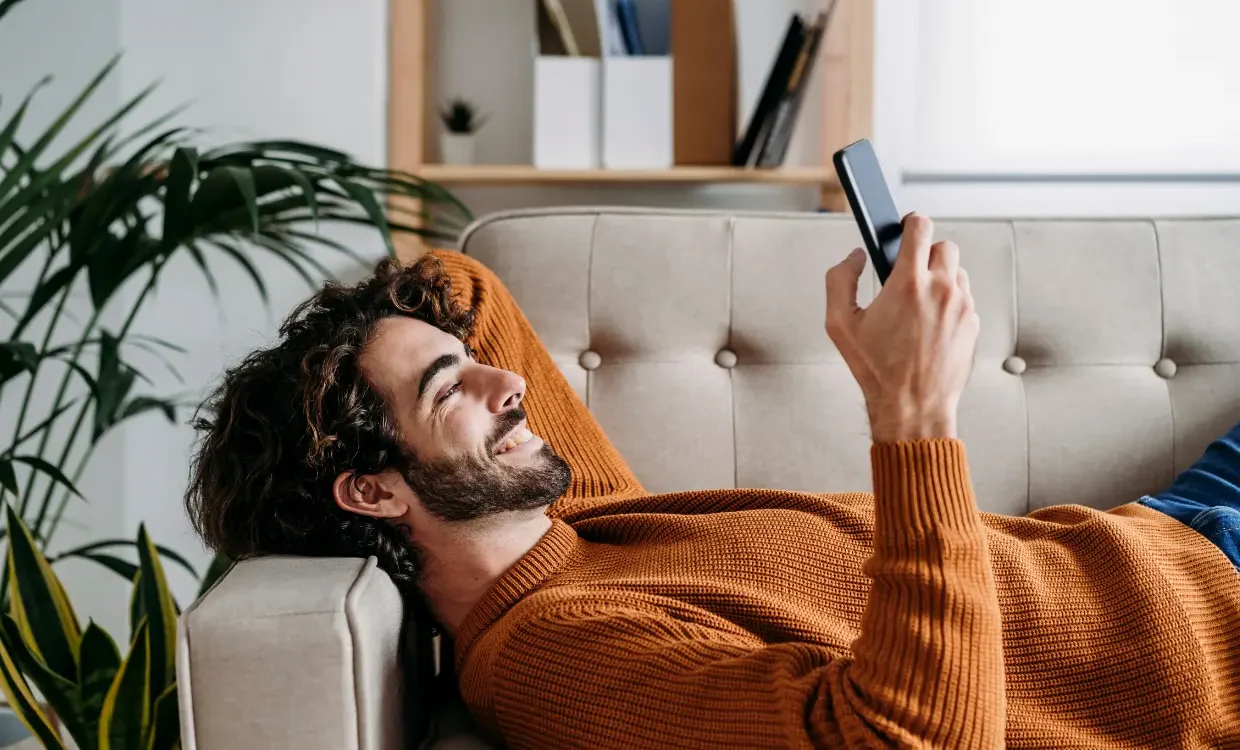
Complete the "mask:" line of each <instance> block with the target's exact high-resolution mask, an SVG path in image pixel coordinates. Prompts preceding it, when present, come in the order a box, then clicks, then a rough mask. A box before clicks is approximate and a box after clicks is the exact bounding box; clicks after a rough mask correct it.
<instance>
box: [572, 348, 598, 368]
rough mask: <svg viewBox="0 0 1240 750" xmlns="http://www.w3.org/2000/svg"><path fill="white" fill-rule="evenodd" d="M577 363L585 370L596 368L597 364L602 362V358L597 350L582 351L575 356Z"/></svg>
mask: <svg viewBox="0 0 1240 750" xmlns="http://www.w3.org/2000/svg"><path fill="white" fill-rule="evenodd" d="M577 364H579V365H581V366H582V367H583V368H584V369H586V370H597V369H598V366H599V365H601V364H603V358H602V357H600V356H599V353H598V352H594V351H584V352H582V353H581V356H580V357H578V358H577Z"/></svg>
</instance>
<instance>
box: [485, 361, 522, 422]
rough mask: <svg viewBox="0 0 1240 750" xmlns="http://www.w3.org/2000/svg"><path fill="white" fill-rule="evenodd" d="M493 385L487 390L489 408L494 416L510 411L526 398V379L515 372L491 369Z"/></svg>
mask: <svg viewBox="0 0 1240 750" xmlns="http://www.w3.org/2000/svg"><path fill="white" fill-rule="evenodd" d="M490 369H491V376H492V383H491V387H489V388H488V389H487V408H488V409H490V410H491V413H493V414H500V413H502V412H506V411H509V410H510V409H512V408H514V407H515V406H516V405H517V404H519V403H521V399H523V398H525V379H524V378H522V377H521V376H520V375H518V374H516V373H515V372H509V371H507V370H500V369H498V368H490Z"/></svg>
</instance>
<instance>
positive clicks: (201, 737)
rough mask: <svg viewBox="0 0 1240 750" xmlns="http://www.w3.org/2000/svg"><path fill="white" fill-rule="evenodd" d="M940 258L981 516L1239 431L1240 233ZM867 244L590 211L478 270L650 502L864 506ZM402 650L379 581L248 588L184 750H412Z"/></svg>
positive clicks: (1045, 499)
mask: <svg viewBox="0 0 1240 750" xmlns="http://www.w3.org/2000/svg"><path fill="white" fill-rule="evenodd" d="M938 233H939V235H940V236H941V237H944V238H950V239H954V240H955V241H956V242H957V243H959V245H960V247H961V255H962V262H963V263H964V265H965V266H966V267H967V268H968V269H969V272H970V275H971V279H972V287H973V290H974V293H975V295H976V297H977V302H978V308H979V310H980V312H981V316H982V333H981V340H980V342H979V345H978V352H977V363H976V367H975V370H974V373H973V377H972V380H971V381H970V384H969V388H968V391H967V394H966V397H965V399H964V403H963V404H962V406H961V418H960V423H961V427H960V429H961V432H962V436H963V438H964V440H965V441H966V442H967V444H968V449H969V454H970V463H971V465H972V469H973V478H974V484H975V488H976V493H977V499H978V504H979V506H980V507H981V508H982V509H983V510H985V511H990V512H994V513H1016V514H1019V513H1025V512H1027V511H1031V510H1034V509H1036V508H1040V507H1043V506H1046V505H1052V504H1059V503H1082V504H1086V505H1091V506H1094V507H1099V508H1105V507H1110V506H1113V505H1117V504H1121V503H1124V502H1128V501H1131V500H1134V499H1136V498H1138V497H1140V496H1141V495H1142V494H1144V493H1147V492H1151V491H1155V490H1157V489H1159V488H1160V487H1161V486H1163V485H1164V484H1165V483H1166V482H1168V481H1169V480H1170V479H1171V478H1172V475H1173V473H1174V472H1176V471H1177V470H1179V469H1182V468H1184V467H1185V466H1186V465H1187V464H1188V463H1189V462H1191V461H1192V460H1193V459H1194V458H1195V457H1196V456H1197V455H1198V454H1199V453H1200V451H1201V450H1202V449H1203V448H1204V447H1205V445H1206V444H1207V442H1208V441H1209V440H1211V439H1212V438H1213V437H1215V436H1217V435H1220V434H1222V433H1223V432H1224V431H1225V430H1226V429H1227V428H1228V427H1229V426H1230V425H1231V424H1233V423H1234V422H1236V421H1237V420H1240V294H1238V293H1237V288H1240V220H1229V219H1199V220H1168V221H1161V220H1139V221H1131V220H1123V221H1110V220H1108V221H1056V220H1038V221H1025V220H1019V221H994V220H988V221H941V222H940V223H939V226H938ZM859 242H860V239H859V236H858V233H857V230H856V228H855V226H854V224H853V222H852V220H851V219H850V218H848V217H844V216H838V215H805V214H783V215H777V214H751V215H740V214H738V215H726V214H717V213H694V212H668V211H625V210H611V209H580V210H577V209H572V210H557V211H540V212H517V213H507V214H501V215H497V216H492V217H489V218H486V219H483V220H482V221H480V222H478V223H476V224H475V225H474V226H472V227H471V228H470V229H469V230H468V231H467V232H466V233H465V235H464V237H463V239H462V242H461V248H462V250H463V252H465V253H468V254H470V255H473V256H476V257H477V258H479V259H481V260H482V261H483V262H484V263H486V264H487V265H488V266H490V267H491V268H493V269H494V270H495V271H496V272H498V274H499V275H500V277H501V278H503V279H504V281H505V282H506V283H507V285H508V286H509V288H510V289H511V290H512V292H513V294H514V295H515V296H516V298H517V299H518V300H519V301H520V303H521V304H522V306H523V307H524V309H525V312H526V314H527V315H528V317H529V318H530V320H531V322H532V323H533V325H534V327H535V329H536V330H537V331H538V333H539V335H540V337H541V338H542V339H543V342H544V343H545V344H546V346H547V347H548V349H550V351H551V353H552V354H553V355H554V357H555V360H556V361H557V362H558V363H559V365H560V366H561V368H562V370H563V372H564V374H565V376H566V377H567V378H568V380H569V382H570V383H571V384H572V385H573V387H574V388H576V390H577V392H578V393H579V394H580V395H581V397H582V398H583V399H584V400H585V401H586V403H587V404H588V405H589V406H590V409H591V410H592V411H593V413H594V414H595V415H596V416H597V418H598V419H599V420H600V422H601V423H602V425H603V427H604V428H605V429H606V431H607V433H608V434H609V435H610V436H611V438H612V440H613V441H614V442H615V444H616V446H617V447H618V448H619V450H620V451H621V453H622V454H623V455H624V456H625V458H626V459H627V460H628V461H629V463H630V464H631V465H632V467H633V469H634V470H635V471H636V472H637V474H638V476H639V477H640V478H641V480H642V482H643V483H644V484H645V486H646V487H647V488H648V489H649V490H650V491H652V492H665V491H670V490H678V489H688V488H698V487H733V486H740V487H744V486H748V487H778V488H788V489H798V490H824V491H837V490H864V489H868V487H869V482H870V470H869V466H868V452H867V444H868V438H867V429H866V421H865V415H864V412H863V410H862V404H861V400H860V393H859V391H858V389H857V387H856V385H855V384H854V383H853V381H852V379H851V377H850V376H849V374H848V371H847V368H846V367H845V366H844V364H843V362H842V361H841V360H840V357H839V355H838V353H837V352H836V351H834V349H833V348H832V346H831V344H830V343H829V341H828V340H827V338H826V336H825V335H824V332H823V325H822V321H823V300H824V293H823V272H824V271H825V269H826V268H827V267H828V266H829V265H831V264H833V263H835V262H837V261H838V260H840V259H841V258H842V257H843V256H844V255H845V254H846V253H847V252H848V250H850V249H851V248H853V247H855V246H857V245H858V244H859ZM875 286H876V285H875V281H874V279H873V278H872V277H868V278H867V279H866V280H865V282H864V283H863V285H862V289H861V295H862V297H863V298H870V297H871V296H872V295H873V294H874V291H875ZM399 624H400V604H399V600H398V597H397V596H396V592H395V590H394V588H393V586H392V584H391V582H390V581H389V580H387V578H386V577H385V576H384V575H383V574H382V573H380V572H378V571H377V570H376V569H375V567H374V564H373V561H365V560H340V559H336V560H311V559H292V558H270V559H263V560H254V561H250V562H246V563H244V564H241V565H238V566H236V567H235V568H234V569H233V570H232V571H231V572H230V573H229V574H228V575H227V576H226V577H225V578H224V579H223V580H222V581H221V582H220V583H219V584H218V585H217V586H216V588H215V589H214V590H212V591H211V592H210V593H208V594H207V595H206V596H205V597H204V598H203V599H202V600H200V601H199V602H197V603H196V604H195V605H194V606H192V607H190V608H188V609H187V610H186V611H185V614H184V615H183V617H182V620H181V630H180V644H179V654H178V663H177V671H178V675H179V679H180V681H181V691H180V696H181V709H182V719H183V729H182V732H183V737H184V746H185V748H186V750H250V749H254V750H257V749H258V748H264V749H271V750H275V749H277V748H289V749H292V748H297V749H299V750H301V749H304V748H332V749H333V750H343V749H345V748H358V749H359V750H389V749H391V748H398V747H403V746H404V745H403V744H402V737H401V711H402V709H401V706H402V703H401V700H402V699H401V696H400V686H401V679H400V673H399V669H398V666H397V664H396V659H395V653H396V649H397V643H398V634H399V627H398V626H399ZM415 699H416V697H415ZM467 739H468V738H467V737H464V736H460V737H456V738H454V739H452V740H449V741H448V742H445V743H441V746H444V747H448V746H453V747H465V746H468V741H467ZM454 743H457V744H454Z"/></svg>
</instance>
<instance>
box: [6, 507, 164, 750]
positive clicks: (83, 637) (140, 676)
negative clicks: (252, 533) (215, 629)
mask: <svg viewBox="0 0 1240 750" xmlns="http://www.w3.org/2000/svg"><path fill="white" fill-rule="evenodd" d="M6 517H7V523H8V529H9V544H8V571H9V572H8V576H7V577H6V579H5V581H4V582H3V585H4V587H5V588H6V590H7V591H8V596H9V601H10V613H9V614H5V615H3V616H0V689H3V692H4V695H5V697H6V698H7V699H8V701H9V705H10V706H11V707H12V708H13V710H14V712H15V713H16V714H17V716H18V718H19V719H21V721H22V723H23V724H25V725H26V728H27V729H28V730H29V731H30V733H31V735H32V736H33V737H35V738H36V739H38V740H39V742H40V743H42V744H43V746H44V747H47V748H53V750H55V749H58V748H64V747H65V742H64V738H63V737H62V735H61V733H60V731H59V730H58V728H57V726H56V724H55V723H53V718H52V717H53V716H55V718H56V720H58V721H59V723H60V725H61V726H63V728H64V731H65V732H66V733H68V735H69V736H70V737H72V738H73V741H74V742H75V743H76V745H77V747H79V748H81V750H170V749H171V748H177V747H179V746H180V739H181V737H180V721H179V717H178V714H177V692H176V691H177V689H176V668H175V656H174V654H175V645H176V618H177V616H178V614H179V610H178V609H177V605H176V602H175V601H174V600H173V598H172V595H171V593H169V590H168V584H167V582H166V581H165V579H164V571H163V568H162V566H161V564H160V559H159V554H158V552H157V550H156V549H155V546H154V545H153V544H151V541H150V538H149V537H148V536H147V534H146V530H145V529H144V528H141V527H140V528H139V529H138V537H137V540H136V542H135V545H136V547H137V549H138V557H139V560H140V564H139V566H138V568H137V570H136V572H135V574H134V577H133V593H132V596H131V598H130V622H131V632H130V636H129V639H128V642H127V645H128V648H127V650H126V651H125V653H124V655H123V657H122V653H121V650H120V649H118V648H117V644H116V642H115V641H114V640H113V639H112V637H111V636H109V635H108V634H107V633H106V632H104V630H103V629H102V628H100V627H99V626H98V625H96V624H95V623H94V622H90V623H88V624H87V626H86V627H85V628H84V629H83V628H82V627H81V623H80V622H79V620H78V619H77V615H76V614H75V613H74V611H73V606H72V604H71V603H70V601H69V598H68V597H67V596H66V595H65V590H64V587H63V586H62V585H61V583H60V580H59V579H58V578H57V577H56V574H55V573H54V572H53V570H52V566H51V564H50V563H49V562H48V560H47V558H46V557H44V555H43V553H42V552H40V551H39V546H38V544H37V543H36V542H35V539H34V535H33V534H31V532H30V529H29V528H27V527H26V525H25V524H24V523H23V522H22V520H21V518H20V517H19V516H18V515H17V514H16V512H15V511H14V510H13V508H12V506H8V507H7V508H6ZM32 686H33V688H35V689H37V690H38V691H39V693H40V694H41V695H42V696H43V701H44V702H40V701H39V700H38V698H37V697H36V695H35V692H34V690H33V689H32ZM49 708H50V709H51V710H50V711H49V710H48V709H49Z"/></svg>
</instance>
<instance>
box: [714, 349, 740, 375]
mask: <svg viewBox="0 0 1240 750" xmlns="http://www.w3.org/2000/svg"><path fill="white" fill-rule="evenodd" d="M715 364H717V365H719V366H720V367H725V368H727V369H729V370H731V369H732V368H733V367H736V352H734V351H732V350H731V349H720V350H719V351H718V352H716V353H715Z"/></svg>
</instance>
